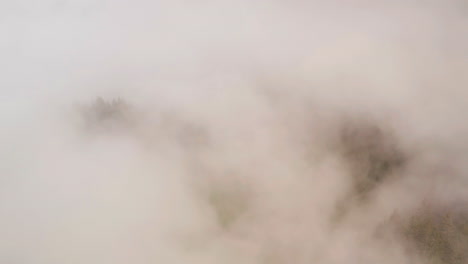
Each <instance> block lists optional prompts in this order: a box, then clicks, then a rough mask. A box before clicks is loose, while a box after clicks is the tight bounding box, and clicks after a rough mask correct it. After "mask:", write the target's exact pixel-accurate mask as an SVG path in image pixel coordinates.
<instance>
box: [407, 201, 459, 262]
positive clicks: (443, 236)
mask: <svg viewBox="0 0 468 264" xmlns="http://www.w3.org/2000/svg"><path fill="white" fill-rule="evenodd" d="M401 229H402V232H403V234H404V237H405V238H406V240H407V241H408V242H410V243H411V244H412V245H414V246H415V247H416V248H417V249H418V251H419V252H420V253H421V254H422V255H423V256H425V257H426V258H428V259H429V260H430V262H431V263H433V264H439V263H444V264H464V263H468V215H467V214H466V213H462V212H460V211H458V210H441V209H435V208H431V207H429V206H425V207H423V208H422V209H421V210H419V211H417V212H416V213H415V214H414V215H412V216H411V217H409V218H408V219H406V221H405V222H404V223H403V224H402V225H401Z"/></svg>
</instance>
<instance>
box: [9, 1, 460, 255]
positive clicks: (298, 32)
mask: <svg viewBox="0 0 468 264" xmlns="http://www.w3.org/2000/svg"><path fill="white" fill-rule="evenodd" d="M467 8H468V5H467V4H466V1H463V0H460V1H455V0H440V1H436V0H431V1H430V0H427V1H416V0H414V1H412V0H406V1H404V0H394V1H391V0H378V1H365V0H358V1H338V0H333V1H325V0H315V1H301V0H292V1H286V0H270V1H267V0H250V1H247V0H236V1H228V0H221V1H211V0H171V1H169V0H154V1H149V0H134V1H123V0H113V1H110V0H94V1H91V0H68V1H67V0H61V1H52V0H41V1H33V0H17V1H15V0H12V1H9V0H0V121H1V122H0V177H1V178H0V185H1V187H0V234H1V235H0V262H2V263H44V264H45V263H47V264H54V263H77V264H81V263H83V264H84V263H86V264H91V263H96V264H98V263H99V264H107V263H113V264H120V263H122V264H123V263H137V264H139V263H141V264H147V263H161V262H163V263H200V264H201V263H203V264H209V263H213V264H214V263H216V264H219V263H223V264H224V263H255V264H260V263H261V264H270V263H278V264H283V263H288V264H289V263H297V264H302V263H317V264H322V263H323V264H335V263H336V264H341V263H347V264H349V263H356V264H357V263H359V264H363V263H364V264H366V263H389V264H390V263H402V264H404V263H425V262H424V260H423V259H421V258H419V256H417V255H411V254H409V255H408V254H407V253H405V252H404V251H403V250H402V249H401V248H400V244H399V243H398V241H378V242H376V241H375V240H374V239H373V238H371V237H372V236H371V235H369V234H372V232H373V231H374V230H375V227H376V226H378V225H379V224H380V223H381V222H382V221H384V219H386V218H387V217H388V216H389V215H390V214H391V213H392V211H393V210H396V209H401V210H406V209H407V208H410V207H411V206H415V204H418V203H419V202H420V201H421V200H424V199H426V198H427V193H428V190H429V189H430V190H432V193H431V195H433V197H435V198H434V199H439V200H444V201H450V202H451V201H466V200H465V199H466V198H467V197H466V194H464V192H465V190H466V186H467V184H468V178H467V177H466V173H465V172H466V171H467V168H466V165H465V164H467V163H466V162H467V160H466V159H467V158H468V157H466V148H468V141H467V140H468V138H467V137H466V133H467V132H468V126H467V125H466V120H465V119H466V115H465V113H466V111H467V110H468V108H467V105H468V104H467V102H466V100H468V90H467V85H468V72H467V69H468V50H467V47H468V9H467ZM98 96H102V97H103V98H105V99H106V100H111V99H113V98H116V97H122V98H124V99H125V100H127V101H128V102H129V103H131V104H132V105H133V106H134V108H135V109H136V110H135V111H136V116H137V117H136V119H137V120H138V121H137V125H136V128H134V129H132V130H131V131H130V132H124V133H121V134H119V133H117V134H114V133H109V134H98V135H94V134H92V133H91V132H86V131H83V130H82V129H81V127H80V122H81V121H80V119H79V117H77V116H76V113H75V112H73V106H74V105H75V104H87V103H90V102H92V101H93V100H94V99H95V98H96V97H98ZM165 114H167V116H169V118H168V120H169V121H167V120H166V119H164V118H165ZM347 115H348V116H357V117H358V118H362V119H363V120H374V121H375V122H376V124H377V126H383V127H390V128H391V129H393V130H394V132H395V134H396V135H397V136H396V137H397V138H398V142H399V143H398V144H399V146H400V147H401V148H402V149H404V151H406V152H407V153H409V154H408V155H410V154H411V155H414V157H415V158H414V160H412V163H411V164H410V165H409V166H408V169H407V170H405V171H404V172H401V174H402V179H403V180H401V181H399V182H397V183H393V184H389V185H388V186H383V187H382V190H381V191H379V192H378V194H377V195H376V198H375V201H374V202H373V203H371V204H370V205H369V206H368V207H365V208H355V211H353V213H352V214H351V216H350V219H348V220H347V221H346V222H345V223H344V224H343V226H341V227H340V228H339V230H330V227H329V226H328V225H329V224H330V223H329V221H330V220H329V217H330V215H332V214H333V210H334V208H335V206H336V203H337V202H338V201H339V200H340V199H342V198H343V195H342V194H343V193H346V190H348V189H349V188H350V180H349V174H350V172H349V168H347V167H346V164H345V162H344V161H343V160H342V157H341V156H340V155H339V154H337V153H335V152H334V151H333V150H332V149H331V147H330V146H331V145H333V136H334V135H335V134H336V133H337V130H339V124H340V120H342V119H341V118H342V117H343V116H347ZM171 118H173V119H174V120H173V119H171ZM164 120H166V121H167V123H164V122H166V121H164ZM191 126H195V127H201V128H202V129H201V130H202V131H204V132H206V136H207V138H208V140H207V141H208V142H209V143H207V144H206V146H205V145H204V146H202V147H200V146H198V147H193V146H191V145H190V146H187V145H186V144H185V143H184V142H181V141H180V135H184V132H186V133H188V134H190V132H187V131H191V130H189V128H191ZM330 142H331V143H330ZM311 157H312V158H311ZM413 161H414V162H413ZM429 182H431V184H428V183H429ZM434 186H435V187H434ZM211 188H213V189H216V190H218V189H220V190H222V191H221V192H223V191H224V192H227V193H234V194H233V196H234V198H233V199H234V200H235V201H234V202H232V203H234V204H236V206H237V203H240V204H242V203H245V204H247V205H245V207H246V208H247V209H245V210H246V212H245V215H242V217H240V219H239V220H238V221H237V222H236V223H235V224H234V225H233V227H231V228H229V229H225V228H224V227H223V226H222V224H220V222H219V219H218V218H217V216H216V214H217V212H216V208H214V207H216V206H214V207H213V205H212V204H210V200H209V198H207V197H208V196H209V195H207V194H206V193H207V192H210V190H211ZM431 188H432V189H431ZM245 193H247V194H245ZM229 195H230V194H229ZM252 197H253V198H252ZM395 197H396V198H395ZM236 199H237V200H239V201H237V200H236ZM406 205H407V206H406ZM226 206H228V207H229V206H230V205H229V203H228V205H226ZM241 207H242V206H241ZM400 207H401V208H400ZM356 241H359V243H356Z"/></svg>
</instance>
